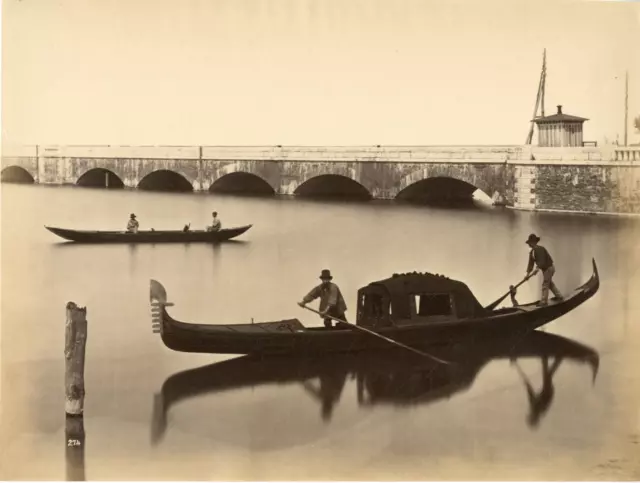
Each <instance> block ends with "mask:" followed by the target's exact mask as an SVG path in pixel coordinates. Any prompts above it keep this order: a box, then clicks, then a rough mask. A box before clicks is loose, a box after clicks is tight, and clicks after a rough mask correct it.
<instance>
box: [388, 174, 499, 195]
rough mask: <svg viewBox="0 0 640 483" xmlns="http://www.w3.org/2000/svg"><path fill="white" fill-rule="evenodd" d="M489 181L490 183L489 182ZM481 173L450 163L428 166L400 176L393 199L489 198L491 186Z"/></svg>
mask: <svg viewBox="0 0 640 483" xmlns="http://www.w3.org/2000/svg"><path fill="white" fill-rule="evenodd" d="M489 184H490V183H489ZM489 184H488V183H487V182H486V180H485V179H484V177H483V176H482V173H480V175H479V173H478V172H477V171H476V170H474V169H465V168H462V167H456V166H452V165H443V166H438V165H430V166H426V167H423V168H421V169H417V170H415V171H413V172H411V173H409V174H407V175H406V176H404V177H403V178H402V179H401V180H400V183H399V184H398V188H397V191H396V195H395V198H396V199H397V200H405V201H426V202H431V201H432V202H436V203H437V202H441V201H442V202H447V201H469V202H471V201H473V199H474V198H477V199H480V200H482V201H487V200H491V197H492V196H494V194H495V193H490V192H489V191H491V186H489Z"/></svg>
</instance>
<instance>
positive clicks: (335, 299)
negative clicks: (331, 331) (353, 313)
mask: <svg viewBox="0 0 640 483" xmlns="http://www.w3.org/2000/svg"><path fill="white" fill-rule="evenodd" d="M332 279H333V277H332V276H331V272H330V271H329V270H327V269H324V270H322V273H321V274H320V280H322V283H320V285H318V286H316V287H314V288H313V289H311V291H310V292H309V293H308V294H307V295H306V296H305V297H304V298H303V299H302V302H298V305H299V306H300V307H304V306H305V305H306V304H308V303H309V302H312V301H313V300H315V299H317V298H318V297H320V309H319V310H320V312H321V313H322V315H323V316H325V318H324V325H325V327H327V328H331V327H332V325H331V321H332V320H333V319H331V317H326V316H327V315H331V316H333V317H336V318H338V319H341V320H344V321H345V322H347V318H346V316H345V314H344V313H345V312H346V311H347V304H346V303H345V301H344V297H343V296H342V293H341V292H340V288H338V286H337V285H336V284H335V283H333V282H332V281H331V280H332Z"/></svg>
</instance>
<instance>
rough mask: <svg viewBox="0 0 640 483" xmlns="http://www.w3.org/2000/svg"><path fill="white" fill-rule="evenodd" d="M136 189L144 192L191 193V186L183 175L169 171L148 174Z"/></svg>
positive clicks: (160, 170) (159, 170)
mask: <svg viewBox="0 0 640 483" xmlns="http://www.w3.org/2000/svg"><path fill="white" fill-rule="evenodd" d="M138 188H139V189H141V190H145V191H175V192H188V191H193V185H192V184H191V182H190V181H189V180H188V179H187V178H186V177H185V176H184V175H182V174H180V173H177V172H175V171H172V170H170V169H158V170H155V171H152V172H150V173H148V174H147V175H145V176H144V177H143V178H142V179H141V180H140V182H139V183H138Z"/></svg>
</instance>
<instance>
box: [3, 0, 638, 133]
mask: <svg viewBox="0 0 640 483" xmlns="http://www.w3.org/2000/svg"><path fill="white" fill-rule="evenodd" d="M2 23H3V26H2V27H3V30H2V36H3V38H2V40H3V44H2V47H3V61H2V76H3V87H2V89H3V91H2V94H3V112H2V114H3V117H2V122H3V126H2V129H3V143H11V144H13V143H26V144H156V145H158V144H159V145H199V144H204V145H265V144H266V145H275V144H283V145H296V144H297V145H372V144H387V145H392V144H396V145H397V144H409V145H442V144H522V143H524V140H525V138H526V134H527V131H528V127H529V124H528V123H529V121H530V119H531V116H532V114H533V107H534V103H535V97H536V92H537V88H538V80H539V76H540V69H541V65H542V51H543V48H545V47H546V49H547V70H548V75H547V92H546V106H545V107H546V112H545V113H546V114H552V113H554V112H555V111H556V105H557V104H562V105H563V111H564V112H566V113H569V114H574V115H578V116H583V117H587V118H589V119H590V120H589V121H588V122H587V123H586V124H585V136H584V138H585V140H596V141H598V142H603V141H604V138H605V136H606V137H608V138H609V139H610V140H615V139H616V135H619V140H620V142H621V143H622V142H623V139H624V73H625V70H626V69H628V70H629V126H630V127H629V142H639V141H640V136H638V135H635V134H634V129H633V127H632V122H633V118H634V117H635V116H637V115H640V3H638V2H622V1H621V2H616V1H609V2H605V1H582V0H576V1H572V2H560V1H555V0H554V1H551V0H544V1H543V0H532V1H528V0H507V1H505V2H499V3H498V2H484V1H462V0H456V1H443V0H440V1H435V0H415V1H414V0H56V1H53V0H4V1H3V19H2Z"/></svg>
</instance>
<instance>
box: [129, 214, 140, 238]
mask: <svg viewBox="0 0 640 483" xmlns="http://www.w3.org/2000/svg"><path fill="white" fill-rule="evenodd" d="M139 227H140V223H138V220H136V215H135V214H134V213H131V215H130V216H129V223H127V233H138V228H139Z"/></svg>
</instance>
